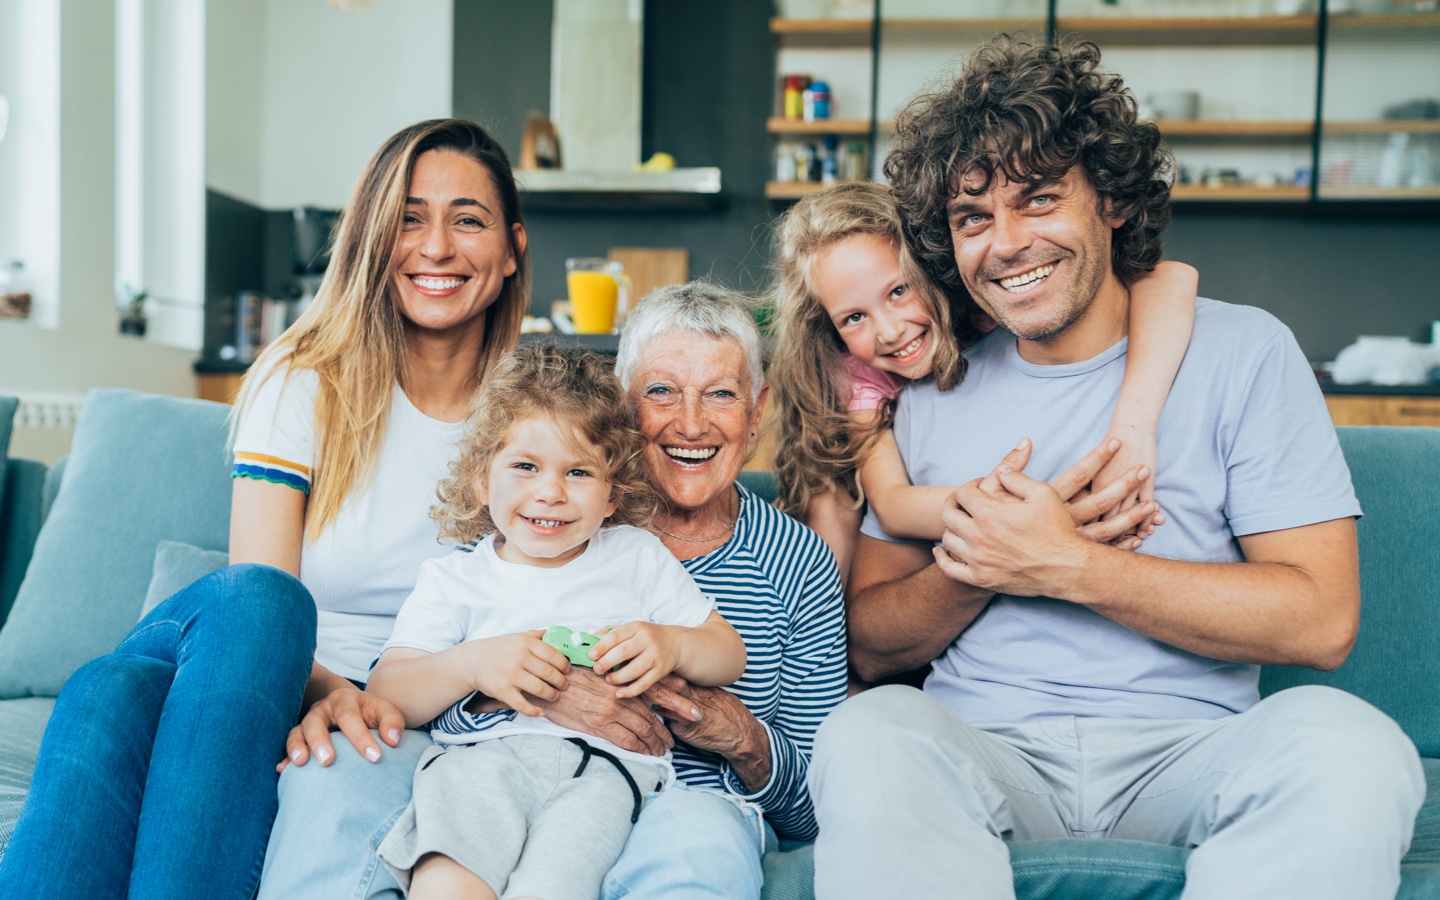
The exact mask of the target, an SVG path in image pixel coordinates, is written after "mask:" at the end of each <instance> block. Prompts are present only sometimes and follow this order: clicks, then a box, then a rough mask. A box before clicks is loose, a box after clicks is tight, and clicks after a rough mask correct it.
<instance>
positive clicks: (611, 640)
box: [590, 622, 680, 699]
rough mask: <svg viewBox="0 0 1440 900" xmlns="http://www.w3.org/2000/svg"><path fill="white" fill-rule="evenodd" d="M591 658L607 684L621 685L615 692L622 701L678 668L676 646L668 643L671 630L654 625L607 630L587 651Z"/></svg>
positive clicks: (639, 692) (633, 624) (635, 624)
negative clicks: (598, 641)
mask: <svg viewBox="0 0 1440 900" xmlns="http://www.w3.org/2000/svg"><path fill="white" fill-rule="evenodd" d="M590 658H591V659H593V660H595V671H596V672H599V673H600V674H601V675H605V680H606V681H607V682H608V683H610V684H620V685H624V687H622V688H620V689H619V690H617V691H616V692H615V696H616V697H620V698H622V699H623V698H625V697H638V696H640V695H641V694H643V693H645V691H647V690H649V688H650V685H652V684H654V683H655V682H657V681H659V680H660V679H662V678H664V677H665V676H666V675H669V674H670V673H671V672H673V671H675V668H676V667H677V666H678V665H680V660H679V647H678V642H677V641H674V640H672V639H671V635H670V629H669V628H668V627H667V626H664V625H656V624H655V623H653V622H626V623H625V624H624V625H621V626H619V627H618V628H610V629H607V630H606V631H605V633H604V636H603V637H601V639H600V643H598V644H596V645H595V646H593V647H591V648H590ZM622 666H623V668H621V667H622ZM617 669H618V670H619V671H616V670H617ZM607 672H608V673H609V674H608V675H606V673H607Z"/></svg>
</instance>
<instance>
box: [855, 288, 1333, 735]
mask: <svg viewBox="0 0 1440 900" xmlns="http://www.w3.org/2000/svg"><path fill="white" fill-rule="evenodd" d="M1126 346H1127V342H1126V341H1125V340H1122V341H1120V342H1119V343H1118V344H1116V345H1114V346H1113V347H1110V348H1109V349H1107V350H1105V351H1104V352H1102V353H1100V354H1099V355H1097V356H1095V357H1094V358H1092V359H1088V360H1085V361H1084V362H1078V363H1073V364H1069V365H1058V366H1042V365H1034V364H1031V363H1027V362H1025V361H1024V360H1023V359H1021V358H1020V355H1019V353H1018V350H1017V347H1016V341H1015V338H1014V336H1013V335H1011V334H1009V333H1008V332H1005V331H995V332H992V333H991V334H989V335H987V336H986V337H985V338H984V339H982V340H981V341H980V342H979V343H978V344H976V345H975V346H974V347H972V348H971V349H970V351H969V352H967V354H966V356H967V357H968V359H969V360H970V368H969V371H968V373H967V374H966V377H965V380H964V382H963V383H962V384H961V385H960V386H959V387H957V388H955V389H954V390H952V391H949V392H948V393H942V392H940V391H938V390H936V388H935V386H934V385H933V384H921V385H914V386H912V387H911V388H910V389H909V390H907V391H905V392H904V393H903V394H902V396H901V398H900V404H899V410H898V411H897V414H896V420H895V437H896V440H897V442H898V443H899V446H900V452H901V455H902V457H903V458H904V460H905V464H906V467H907V468H908V470H909V473H910V478H911V481H913V482H914V483H915V484H937V485H959V484H963V483H965V482H966V481H969V480H970V479H972V478H976V477H979V476H981V475H984V474H985V473H986V472H988V471H990V470H991V469H992V468H993V467H994V466H995V464H996V463H997V462H999V460H1000V458H1001V457H1002V456H1004V455H1005V453H1006V452H1007V451H1009V450H1010V449H1011V448H1013V447H1014V446H1015V445H1016V444H1017V443H1018V442H1019V441H1020V439H1021V438H1022V437H1030V438H1031V439H1032V440H1033V441H1034V445H1035V449H1034V453H1033V456H1032V458H1031V461H1030V464H1029V465H1028V466H1027V467H1026V473H1027V474H1029V475H1030V476H1032V477H1034V478H1038V479H1041V480H1049V479H1051V478H1054V477H1055V476H1056V475H1058V474H1060V473H1061V472H1062V471H1064V470H1065V469H1066V468H1068V467H1069V466H1070V465H1072V464H1073V463H1074V462H1075V461H1077V460H1079V459H1080V457H1081V456H1083V455H1084V454H1085V453H1086V452H1088V451H1089V450H1091V449H1092V448H1094V447H1095V446H1096V445H1097V444H1099V443H1100V441H1101V440H1102V439H1103V438H1104V437H1105V434H1106V430H1107V428H1108V426H1109V422H1110V415H1111V412H1112V411H1113V409H1114V406H1115V400H1116V397H1117V396H1118V395H1119V392H1120V384H1121V381H1122V379H1123V376H1124V373H1125V351H1126ZM1158 450H1159V458H1158V464H1157V470H1158V471H1157V478H1156V484H1155V498H1156V500H1157V501H1158V502H1159V504H1160V506H1161V508H1162V509H1164V511H1165V513H1166V515H1167V517H1168V521H1167V522H1166V524H1164V525H1163V526H1161V527H1160V528H1159V529H1158V530H1157V531H1156V532H1155V534H1154V535H1153V536H1151V537H1150V538H1149V539H1147V540H1146V541H1145V544H1144V547H1143V548H1142V549H1141V550H1140V551H1138V552H1141V553H1149V554H1153V555H1155V556H1160V557H1167V558H1170V559H1183V560H1193V561H1203V562H1238V561H1240V560H1242V559H1243V557H1242V555H1241V552H1240V547H1239V545H1238V544H1237V543H1236V541H1235V538H1236V537H1237V536H1240V535H1247V534H1256V533H1259V532H1265V531H1276V530H1279V529H1284V528H1294V527H1298V526H1301V525H1311V524H1314V523H1317V522H1324V521H1328V520H1331V519H1338V518H1344V517H1347V516H1358V515H1359V514H1360V506H1359V503H1358V502H1357V501H1356V499H1355V494H1354V491H1353V489H1352V487H1351V484H1350V470H1349V468H1348V467H1347V466H1346V464H1345V459H1344V457H1343V456H1342V455H1341V453H1340V445H1339V442H1338V440H1337V439H1336V436H1335V428H1334V426H1333V425H1332V424H1331V422H1330V417H1329V415H1328V414H1327V412H1326V409H1325V401H1324V399H1323V397H1322V396H1321V394H1320V390H1319V388H1318V387H1317V385H1316V383H1315V378H1314V376H1313V375H1312V374H1311V371H1310V367H1309V364H1308V363H1307V362H1306V361H1305V357H1304V355H1303V354H1302V353H1301V352H1300V347H1299V346H1298V345H1297V344H1296V343H1295V339H1294V337H1293V336H1292V335H1291V333H1290V330H1289V329H1288V328H1286V327H1285V326H1284V325H1283V324H1281V323H1280V322H1279V320H1277V319H1276V318H1275V317H1274V316H1272V315H1270V314H1269V313H1267V312H1264V311H1262V310H1259V309H1255V308H1252V307H1246V306H1234V305H1230V304H1226V303H1219V302H1216V301H1214V300H1205V299H1201V300H1199V301H1198V302H1197V305H1196V310H1195V332H1194V336H1193V337H1192V338H1191V340H1190V349H1189V351H1188V353H1187V354H1186V357H1185V362H1184V364H1183V365H1182V366H1181V367H1180V371H1179V374H1178V375H1177V376H1176V379H1175V384H1174V386H1173V387H1172V388H1171V391H1170V396H1169V399H1168V400H1167V402H1166V404H1165V411H1164V413H1163V414H1162V416H1161V419H1160V427H1159V434H1158ZM862 531H863V533H865V534H867V535H869V536H871V537H875V538H880V539H882V540H894V539H893V538H890V537H888V536H887V535H885V534H884V532H882V531H881V529H880V527H879V524H878V522H877V521H876V519H875V516H874V514H873V513H870V514H868V515H867V516H866V518H865V522H864V525H863V527H862ZM1258 678H1259V669H1258V667H1256V666H1253V665H1243V664H1240V663H1230V662H1223V661H1220V660H1215V659H1209V658H1207V657H1203V656H1198V655H1196V654H1193V653H1189V652H1187V651H1185V650H1181V649H1178V648H1176V647H1173V646H1171V645H1169V644H1165V643H1162V642H1160V641H1157V640H1153V639H1151V638H1148V637H1145V636H1144V635H1141V634H1139V633H1137V632H1134V631H1131V630H1130V629H1128V628H1126V627H1125V626H1123V625H1120V624H1118V623H1116V622H1113V621H1111V620H1110V619H1107V618H1105V617H1103V616H1101V615H1099V614H1098V613H1095V612H1092V611H1090V610H1089V609H1088V608H1086V607H1083V606H1080V605H1077V604H1073V603H1068V602H1066V601H1064V600H1062V599H1050V598H1045V597H1014V596H1009V595H1005V594H1001V595H997V596H996V597H995V599H994V600H992V601H991V602H990V604H989V605H988V606H986V608H985V610H984V611H983V612H982V613H981V614H980V615H979V616H978V617H977V618H976V619H975V621H974V622H972V623H971V625H970V626H969V627H968V628H966V629H965V631H964V632H962V633H961V634H960V636H959V637H958V638H956V640H955V642H954V643H953V644H951V646H950V647H949V649H948V650H947V651H946V652H945V654H944V655H943V656H942V657H940V658H939V659H938V660H936V661H935V667H934V671H933V673H932V674H931V676H930V678H929V680H928V681H926V683H925V690H926V691H927V692H929V693H931V694H933V695H934V696H935V697H936V698H937V699H938V700H940V701H941V702H942V703H944V704H945V705H946V706H947V707H948V708H949V709H950V710H951V711H952V712H954V713H955V714H956V715H957V716H959V717H960V718H962V719H964V720H966V721H968V722H973V723H984V722H1019V721H1024V720H1029V719H1038V718H1046V717H1051V716H1066V715H1074V716H1105V717H1114V718H1144V719H1194V718H1206V719H1208V718H1218V717H1220V716H1224V715H1227V714H1230V713H1235V712H1240V711H1242V710H1245V709H1247V708H1249V707H1250V706H1252V705H1253V704H1254V703H1255V702H1256V701H1257V700H1258V698H1259V695H1258V689H1257V683H1258Z"/></svg>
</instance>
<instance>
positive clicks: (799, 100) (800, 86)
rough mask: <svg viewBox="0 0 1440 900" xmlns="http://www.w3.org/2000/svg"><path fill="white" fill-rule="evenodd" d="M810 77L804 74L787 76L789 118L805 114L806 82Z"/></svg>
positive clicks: (786, 96)
mask: <svg viewBox="0 0 1440 900" xmlns="http://www.w3.org/2000/svg"><path fill="white" fill-rule="evenodd" d="M809 80H810V79H808V78H806V77H805V76H804V75H787V76H785V98H784V103H785V109H784V114H785V118H787V119H800V118H802V117H803V116H804V114H805V97H804V91H805V84H806V82H808V81H809Z"/></svg>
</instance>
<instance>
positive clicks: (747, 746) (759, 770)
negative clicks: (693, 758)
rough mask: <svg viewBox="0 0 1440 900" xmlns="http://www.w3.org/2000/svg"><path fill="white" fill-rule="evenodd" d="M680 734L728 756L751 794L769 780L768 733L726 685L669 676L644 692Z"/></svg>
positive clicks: (671, 726)
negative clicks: (708, 685) (708, 684)
mask: <svg viewBox="0 0 1440 900" xmlns="http://www.w3.org/2000/svg"><path fill="white" fill-rule="evenodd" d="M643 696H644V698H645V699H646V700H649V701H650V702H651V703H653V704H654V705H655V707H656V708H657V709H658V710H660V711H661V713H662V714H663V715H664V716H665V717H666V721H667V723H668V724H669V725H670V731H671V733H673V734H674V735H675V736H676V737H677V738H679V739H680V740H682V741H684V742H685V743H687V744H689V745H690V746H692V747H695V748H697V749H700V750H709V751H711V752H714V753H718V754H720V755H721V756H723V757H725V759H726V761H727V762H729V763H730V768H732V769H734V770H735V774H736V775H738V776H739V777H740V780H741V781H742V782H744V784H745V788H746V789H747V790H749V791H751V792H752V793H753V792H754V791H758V790H760V788H762V787H764V786H765V784H766V782H768V781H769V780H770V735H769V734H767V733H766V731H765V728H764V726H762V725H761V724H760V720H759V719H756V718H755V716H754V715H753V714H752V713H751V712H750V710H748V709H746V708H745V704H744V703H742V702H740V698H739V697H736V696H735V695H734V694H732V693H730V692H729V691H727V690H725V689H724V688H714V687H698V686H696V685H693V684H691V683H690V682H688V681H686V680H685V679H683V678H681V677H680V676H679V675H667V676H665V677H664V678H662V679H660V681H658V682H657V683H656V684H655V685H654V686H653V687H651V688H650V690H648V691H646V692H645V694H644V695H643Z"/></svg>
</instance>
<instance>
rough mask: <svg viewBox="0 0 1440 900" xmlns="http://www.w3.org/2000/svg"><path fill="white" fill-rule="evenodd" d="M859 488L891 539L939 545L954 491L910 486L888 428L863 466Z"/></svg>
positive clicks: (903, 464) (950, 488) (882, 433)
mask: <svg viewBox="0 0 1440 900" xmlns="http://www.w3.org/2000/svg"><path fill="white" fill-rule="evenodd" d="M860 485H861V487H863V488H864V489H865V502H867V503H869V504H870V508H871V509H873V510H874V511H875V518H876V519H878V520H879V522H880V527H881V528H882V529H884V531H885V533H886V534H888V535H890V536H891V537H896V538H911V539H915V540H931V541H938V540H940V537H941V535H943V534H944V533H945V526H944V525H942V524H941V522H940V513H941V511H942V510H943V509H944V508H945V500H946V498H947V497H949V496H950V495H951V494H953V493H955V489H954V488H953V487H944V486H941V485H918V486H917V485H913V484H911V483H910V475H909V474H908V473H907V472H906V471H905V462H904V460H902V459H901V458H900V446H899V445H898V444H896V443H895V434H894V432H892V431H890V430H889V429H888V428H887V429H885V431H883V432H881V434H880V437H879V439H878V440H876V442H875V445H874V446H873V447H872V448H871V449H870V454H869V455H868V456H866V457H865V461H864V462H862V463H861V464H860Z"/></svg>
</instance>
